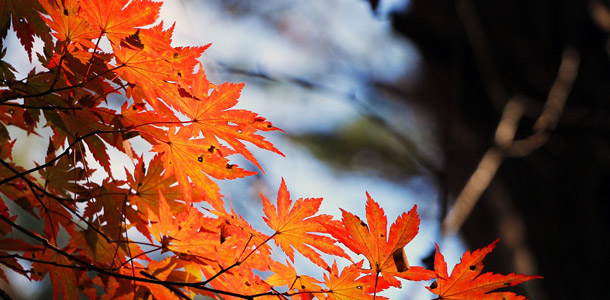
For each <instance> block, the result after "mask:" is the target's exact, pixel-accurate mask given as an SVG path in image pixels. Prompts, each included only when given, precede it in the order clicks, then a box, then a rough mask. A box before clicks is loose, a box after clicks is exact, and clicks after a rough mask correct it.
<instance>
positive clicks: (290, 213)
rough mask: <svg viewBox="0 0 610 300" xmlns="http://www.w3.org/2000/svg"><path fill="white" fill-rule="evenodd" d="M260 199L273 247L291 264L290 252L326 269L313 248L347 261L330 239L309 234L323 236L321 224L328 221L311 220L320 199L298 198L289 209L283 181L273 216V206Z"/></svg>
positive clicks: (316, 217)
mask: <svg viewBox="0 0 610 300" xmlns="http://www.w3.org/2000/svg"><path fill="white" fill-rule="evenodd" d="M261 196H262V195H261ZM262 198H263V211H264V213H265V217H263V219H264V220H265V222H267V225H269V227H270V228H271V229H273V230H275V234H274V236H273V239H274V240H275V243H276V245H279V246H280V247H281V248H282V250H283V251H284V252H285V253H286V254H287V255H288V257H290V259H291V260H292V261H293V262H294V251H293V250H292V248H294V249H296V250H297V251H299V252H300V253H301V254H303V256H305V257H307V258H309V260H311V261H312V262H314V263H315V264H317V265H319V266H321V267H323V268H328V264H326V262H324V260H322V258H321V257H320V254H319V253H318V252H316V251H315V250H314V248H315V249H317V250H318V251H321V252H324V253H328V254H334V255H337V256H341V257H345V258H348V256H347V255H346V254H345V252H343V250H341V248H339V247H338V246H336V245H335V241H334V240H333V239H331V238H329V237H327V236H322V235H318V234H313V233H320V232H325V230H324V227H323V226H322V225H321V224H323V223H327V222H330V220H331V216H329V215H318V216H314V215H315V214H316V213H317V212H318V209H319V208H320V204H321V203H322V198H307V199H303V198H300V199H298V200H296V201H295V202H294V206H293V207H292V209H290V206H291V205H292V200H290V193H289V192H288V189H287V188H286V183H285V182H284V179H283V178H282V184H281V185H280V190H279V191H278V195H277V212H276V210H275V206H273V205H272V204H271V202H270V201H269V200H268V199H267V198H265V196H262Z"/></svg>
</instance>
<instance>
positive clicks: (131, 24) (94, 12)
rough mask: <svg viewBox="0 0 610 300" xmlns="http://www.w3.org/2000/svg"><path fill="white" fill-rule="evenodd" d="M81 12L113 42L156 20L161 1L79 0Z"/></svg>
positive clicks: (117, 41)
mask: <svg viewBox="0 0 610 300" xmlns="http://www.w3.org/2000/svg"><path fill="white" fill-rule="evenodd" d="M80 2H81V8H82V13H83V15H84V16H85V18H86V19H87V20H90V23H91V24H93V25H96V26H97V27H98V28H99V30H100V31H101V32H102V33H105V34H106V35H107V36H108V39H109V40H110V42H111V43H113V44H118V43H119V42H120V40H121V39H122V38H123V37H126V36H128V35H131V34H133V33H135V32H136V28H138V27H142V26H147V25H151V24H153V23H154V22H155V20H157V17H158V16H159V10H160V9H161V4H162V3H161V2H153V1H150V0H133V1H129V0H80Z"/></svg>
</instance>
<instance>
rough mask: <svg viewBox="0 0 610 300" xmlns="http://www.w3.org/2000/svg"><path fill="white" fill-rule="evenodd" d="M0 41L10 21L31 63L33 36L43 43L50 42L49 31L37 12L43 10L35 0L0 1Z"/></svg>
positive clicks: (6, 31) (4, 35)
mask: <svg viewBox="0 0 610 300" xmlns="http://www.w3.org/2000/svg"><path fill="white" fill-rule="evenodd" d="M0 7H1V8H2V12H0V40H4V38H5V37H6V34H7V33H8V29H9V28H10V25H11V21H12V24H13V29H14V30H15V32H16V34H17V37H18V38H19V41H20V42H21V44H22V45H23V47H24V48H25V51H26V52H27V53H28V58H29V59H30V61H32V48H33V47H34V36H38V37H40V38H41V39H42V40H43V41H44V42H45V43H50V42H51V35H50V34H49V32H50V30H49V27H48V25H47V24H45V22H44V20H43V18H42V17H41V16H40V14H39V12H42V11H43V9H42V7H41V6H40V3H39V1H36V0H0Z"/></svg>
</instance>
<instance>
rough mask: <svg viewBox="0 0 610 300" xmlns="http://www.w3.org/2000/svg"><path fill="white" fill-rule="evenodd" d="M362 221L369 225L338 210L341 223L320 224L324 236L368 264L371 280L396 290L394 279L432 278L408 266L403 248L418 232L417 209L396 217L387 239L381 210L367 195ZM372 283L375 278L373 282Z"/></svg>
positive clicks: (428, 272)
mask: <svg viewBox="0 0 610 300" xmlns="http://www.w3.org/2000/svg"><path fill="white" fill-rule="evenodd" d="M366 196H367V202H366V219H367V222H368V224H369V225H367V224H366V223H365V222H363V221H362V220H360V218H358V217H357V216H356V215H354V214H352V213H350V212H347V211H345V210H343V209H341V212H342V220H341V222H336V221H335V222H332V223H331V222H329V223H322V224H323V225H324V227H326V229H327V230H328V232H329V233H330V234H331V235H332V236H333V237H334V238H336V239H337V240H338V241H339V242H341V243H343V244H344V245H345V246H347V247H348V248H349V249H350V250H351V251H353V252H354V253H356V254H363V255H364V256H365V257H366V258H367V259H368V261H369V263H370V266H371V270H370V271H369V272H370V273H371V276H374V277H376V276H378V275H381V276H382V277H383V278H384V279H385V280H387V281H388V282H389V283H390V284H391V285H392V286H400V282H399V281H398V280H397V279H396V278H395V276H398V277H401V278H405V279H409V280H428V279H430V278H432V277H433V276H434V273H433V272H432V271H430V270H426V269H424V268H422V267H413V266H409V263H408V261H407V259H406V256H404V254H403V251H404V250H403V247H404V246H405V245H407V244H408V243H409V242H410V241H411V240H412V239H413V238H414V237H415V235H417V232H418V231H419V216H418V215H417V206H413V208H412V209H411V211H409V213H403V214H402V215H400V216H399V217H398V218H397V219H396V221H395V222H394V224H392V227H390V235H389V236H388V235H387V229H386V228H387V224H388V220H387V217H386V216H385V214H384V211H383V209H382V208H381V207H380V206H379V204H377V202H375V200H373V198H371V196H370V195H369V194H368V193H367V194H366ZM373 280H375V278H374V279H373Z"/></svg>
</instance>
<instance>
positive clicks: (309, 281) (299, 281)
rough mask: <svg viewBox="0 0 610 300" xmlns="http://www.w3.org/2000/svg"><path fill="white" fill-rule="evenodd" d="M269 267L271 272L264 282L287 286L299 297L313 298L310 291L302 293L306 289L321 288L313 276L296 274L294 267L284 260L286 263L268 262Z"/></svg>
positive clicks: (304, 298) (316, 290) (304, 299)
mask: <svg viewBox="0 0 610 300" xmlns="http://www.w3.org/2000/svg"><path fill="white" fill-rule="evenodd" d="M270 269H271V272H273V274H272V275H271V276H269V277H268V278H267V279H265V282H266V283H268V284H270V285H273V286H283V285H285V286H288V290H291V291H293V292H298V293H299V294H297V295H295V296H296V297H298V298H299V299H303V300H310V299H313V295H314V294H312V293H304V292H307V291H315V292H318V291H321V290H322V288H321V287H320V286H319V285H318V284H319V283H320V282H319V281H318V280H316V279H315V278H313V277H311V276H307V275H298V274H297V271H296V270H295V269H294V267H293V266H292V265H291V264H290V263H288V261H286V265H284V264H282V263H279V262H277V261H273V262H271V264H270Z"/></svg>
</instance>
